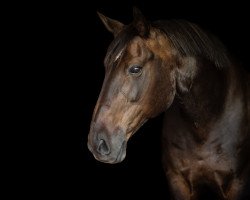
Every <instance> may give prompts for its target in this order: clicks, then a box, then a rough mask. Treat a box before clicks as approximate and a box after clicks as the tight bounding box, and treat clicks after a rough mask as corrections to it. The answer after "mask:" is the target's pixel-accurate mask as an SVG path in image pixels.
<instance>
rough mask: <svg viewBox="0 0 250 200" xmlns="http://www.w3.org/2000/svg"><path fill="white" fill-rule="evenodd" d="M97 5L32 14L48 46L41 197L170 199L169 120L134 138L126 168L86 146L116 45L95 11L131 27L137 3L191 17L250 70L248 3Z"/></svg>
mask: <svg viewBox="0 0 250 200" xmlns="http://www.w3.org/2000/svg"><path fill="white" fill-rule="evenodd" d="M88 3H89V2H88ZM91 3H93V5H92V6H90V5H88V4H87V2H85V1H84V3H79V4H74V3H70V4H69V3H58V4H53V5H52V4H43V5H41V7H42V9H41V8H40V7H39V6H37V7H36V8H35V9H34V10H33V12H34V13H33V15H35V16H37V15H38V18H37V20H35V22H34V23H37V24H38V26H37V27H38V28H37V32H36V33H38V35H37V38H36V39H37V40H38V41H39V45H41V47H42V48H41V49H42V50H40V51H41V53H40V54H41V55H39V59H40V61H39V63H41V69H40V68H39V69H40V72H39V73H40V74H41V75H43V77H42V79H41V87H39V91H41V92H42V94H44V95H40V97H39V98H40V100H42V104H39V105H37V107H39V108H40V109H41V116H42V120H41V121H40V122H41V123H40V126H39V127H38V128H36V129H40V130H42V132H43V134H41V138H43V139H44V141H45V145H44V147H43V149H42V150H41V155H40V157H39V160H40V161H38V165H39V167H41V169H42V170H38V171H37V173H35V174H34V177H35V179H36V180H38V182H41V183H42V184H39V185H37V186H36V187H37V188H38V189H39V192H37V193H36V195H37V196H40V195H46V194H50V195H53V196H58V195H60V196H66V195H70V196H75V195H77V196H79V198H80V199H90V198H91V199H99V198H102V199H103V198H104V199H106V198H107V199H110V200H111V199H117V198H120V197H124V198H139V199H142V198H146V197H150V196H152V197H154V199H169V198H168V196H169V194H168V190H167V184H166V180H165V177H164V172H163V169H162V166H161V155H160V131H161V121H162V115H160V116H158V117H156V118H155V119H152V120H150V121H149V122H147V123H146V124H145V125H144V126H143V127H142V128H141V129H140V130H139V131H138V132H137V134H135V135H134V136H133V137H132V139H131V140H130V141H129V142H128V147H127V157H126V159H125V160H124V161H123V162H122V163H121V164H116V165H109V164H102V163H100V162H98V161H96V160H95V159H94V157H93V156H92V155H91V153H90V152H89V151H88V149H87V135H88V132H89V125H90V122H91V117H92V112H93V109H94V106H95V103H96V100H97V98H98V95H99V92H100V89H101V85H102V81H103V78H104V66H103V59H104V56H105V52H106V49H107V47H108V45H109V43H110V42H111V40H112V35H111V33H109V32H108V31H107V30H106V29H105V27H104V26H103V24H102V23H101V21H100V20H99V18H98V17H97V15H96V11H97V10H98V11H99V12H102V13H103V14H105V15H107V16H109V17H111V18H114V19H117V20H120V21H122V22H123V23H125V24H126V23H129V22H131V20H132V7H133V6H134V5H136V6H137V7H138V8H140V9H141V11H142V12H143V13H144V15H145V16H146V18H147V19H149V20H157V19H173V18H174V19H186V20H190V21H192V22H195V23H197V24H198V25H200V26H201V27H203V28H205V29H207V30H210V31H211V32H212V33H214V34H215V35H216V36H218V37H219V38H220V39H221V40H222V42H223V43H224V44H225V45H226V47H227V48H228V49H229V50H230V51H231V52H232V53H233V54H234V55H235V56H236V57H237V58H238V60H239V62H240V63H242V64H244V65H245V66H249V61H248V57H249V55H248V54H249V50H248V46H249V30H248V24H249V22H248V17H249V12H248V10H247V5H246V3H240V2H234V3H228V2H227V3H219V2H218V1H215V2H213V1H209V2H205V1H199V3H194V2H191V1H166V2H163V1H159V2H158V1H156V0H152V1H150V0H149V1H145V2H144V1H134V2H131V1H122V2H121V1H116V2H110V1H107V2H104V1H101V2H98V1H96V0H94V1H91ZM37 12H38V13H39V14H37ZM30 17H31V18H32V16H30ZM245 68H246V69H247V67H245ZM44 86H45V87H44ZM45 116H46V117H45ZM44 135H46V136H44ZM50 149H51V150H50ZM47 150H48V152H47ZM44 152H46V154H44ZM40 158H41V159H40ZM37 174H39V175H37ZM44 182H45V183H44ZM49 192H52V193H49ZM88 195H91V197H88ZM71 198H73V197H71Z"/></svg>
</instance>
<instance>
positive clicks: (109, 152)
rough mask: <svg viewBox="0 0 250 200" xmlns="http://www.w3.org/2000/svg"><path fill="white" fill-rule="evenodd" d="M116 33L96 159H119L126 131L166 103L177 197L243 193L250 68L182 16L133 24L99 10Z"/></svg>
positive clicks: (247, 172) (232, 199) (94, 140)
mask: <svg viewBox="0 0 250 200" xmlns="http://www.w3.org/2000/svg"><path fill="white" fill-rule="evenodd" d="M99 16H100V18H101V20H102V21H103V23H104V25H105V26H106V28H107V29H108V30H109V31H111V32H112V33H113V34H114V36H115V39H114V41H113V42H112V43H111V44H110V46H109V49H108V52H107V55H106V58H105V69H106V75H105V80H104V83H103V88H102V91H101V93H100V96H99V99H98V102H97V104H96V108H95V111H94V113H93V119H92V124H91V129H90V134H89V141H88V147H89V149H90V151H91V152H92V153H93V155H94V156H95V158H96V159H97V160H100V161H102V162H106V163H118V162H121V161H122V160H123V159H124V158H125V156H126V145H127V141H128V139H129V138H130V137H131V136H132V135H133V134H134V133H135V132H136V130H138V129H139V128H140V127H141V126H142V124H143V123H145V122H146V121H147V120H148V119H149V118H152V117H154V116H156V115H158V114H159V113H161V112H164V111H165V119H164V124H163V134H162V137H163V139H162V143H163V145H162V151H163V154H162V156H163V157H162V158H163V164H164V169H165V173H166V176H167V180H168V182H169V186H170V189H171V192H172V196H173V198H174V199H178V200H188V199H193V200H195V199H198V198H199V197H200V195H202V194H201V193H202V190H203V188H204V187H203V186H204V185H205V186H207V187H208V188H210V189H211V190H213V191H214V192H215V193H216V194H217V195H218V196H217V197H219V198H220V199H228V200H238V199H242V198H243V195H244V193H245V191H247V187H249V186H247V182H249V177H250V161H249V160H250V159H249V154H250V141H249V140H250V135H249V134H250V130H249V124H250V122H249V120H250V116H249V115H250V85H249V76H247V74H246V73H245V72H244V70H243V69H241V68H240V67H238V66H237V65H235V63H234V62H233V61H232V59H230V57H229V56H228V53H227V51H226V50H225V48H224V46H223V45H222V44H221V43H220V42H219V41H218V40H217V39H216V38H215V37H213V36H211V35H209V34H207V33H205V32H204V31H203V30H201V29H200V28H199V27H198V26H196V25H195V24H192V23H190V22H186V21H178V20H172V21H157V22H153V23H149V22H148V21H146V20H145V18H144V17H143V16H142V14H141V13H140V11H138V10H137V9H135V10H134V17H135V19H134V21H133V22H132V23H131V24H130V25H127V26H125V25H123V24H122V23H120V22H118V21H116V20H112V19H110V18H107V17H105V16H104V15H102V14H99Z"/></svg>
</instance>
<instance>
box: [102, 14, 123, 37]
mask: <svg viewBox="0 0 250 200" xmlns="http://www.w3.org/2000/svg"><path fill="white" fill-rule="evenodd" d="M97 14H98V16H99V17H100V19H101V20H102V22H103V24H104V25H105V27H106V28H107V29H108V31H110V32H111V33H113V34H114V36H116V35H117V34H118V33H119V32H120V31H121V30H122V29H123V27H124V24H122V23H121V22H119V21H117V20H114V19H110V18H108V17H106V16H104V15H103V14H101V13H99V12H97Z"/></svg>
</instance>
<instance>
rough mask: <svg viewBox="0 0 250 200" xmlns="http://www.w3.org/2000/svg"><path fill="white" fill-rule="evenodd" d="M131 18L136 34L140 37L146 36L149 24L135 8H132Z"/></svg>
mask: <svg viewBox="0 0 250 200" xmlns="http://www.w3.org/2000/svg"><path fill="white" fill-rule="evenodd" d="M133 16H134V21H133V26H134V27H135V28H136V30H137V31H138V34H139V35H140V36H142V37H145V36H147V35H148V34H149V23H148V22H147V20H146V18H145V17H144V16H143V14H142V12H141V11H140V10H139V9H138V8H137V7H133Z"/></svg>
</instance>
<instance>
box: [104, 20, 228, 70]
mask: <svg viewBox="0 0 250 200" xmlns="http://www.w3.org/2000/svg"><path fill="white" fill-rule="evenodd" d="M150 25H151V26H152V27H154V28H157V29H159V30H161V31H163V33H165V35H166V36H167V38H168V39H169V40H170V43H171V44H172V46H173V48H174V49H176V50H177V51H178V52H179V53H180V55H181V56H190V57H199V58H202V59H204V60H206V61H210V62H211V63H212V64H213V65H214V66H216V67H217V68H219V69H222V68H225V67H226V66H229V65H230V63H231V62H230V59H229V57H228V53H227V50H226V48H225V47H224V45H223V44H222V43H221V42H220V41H219V40H218V39H217V38H216V37H215V36H214V35H212V34H210V33H208V32H204V31H203V30H202V29H201V28H199V27H198V26H197V25H196V24H193V23H191V22H188V21H185V20H159V21H155V22H152V23H151V24H150ZM136 35H138V33H137V31H136V28H135V27H134V26H133V25H132V24H130V25H128V26H126V27H125V28H124V30H122V31H121V32H120V33H119V34H118V35H117V36H116V37H115V38H114V40H113V41H112V42H111V44H110V45H109V48H108V50H107V54H106V57H105V61H104V63H105V66H109V64H110V63H112V65H113V66H115V64H116V63H113V61H116V57H117V55H119V54H121V53H122V50H123V49H124V48H125V47H126V45H127V44H128V43H129V42H130V41H131V40H132V39H133V38H134V37H135V36H136Z"/></svg>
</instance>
